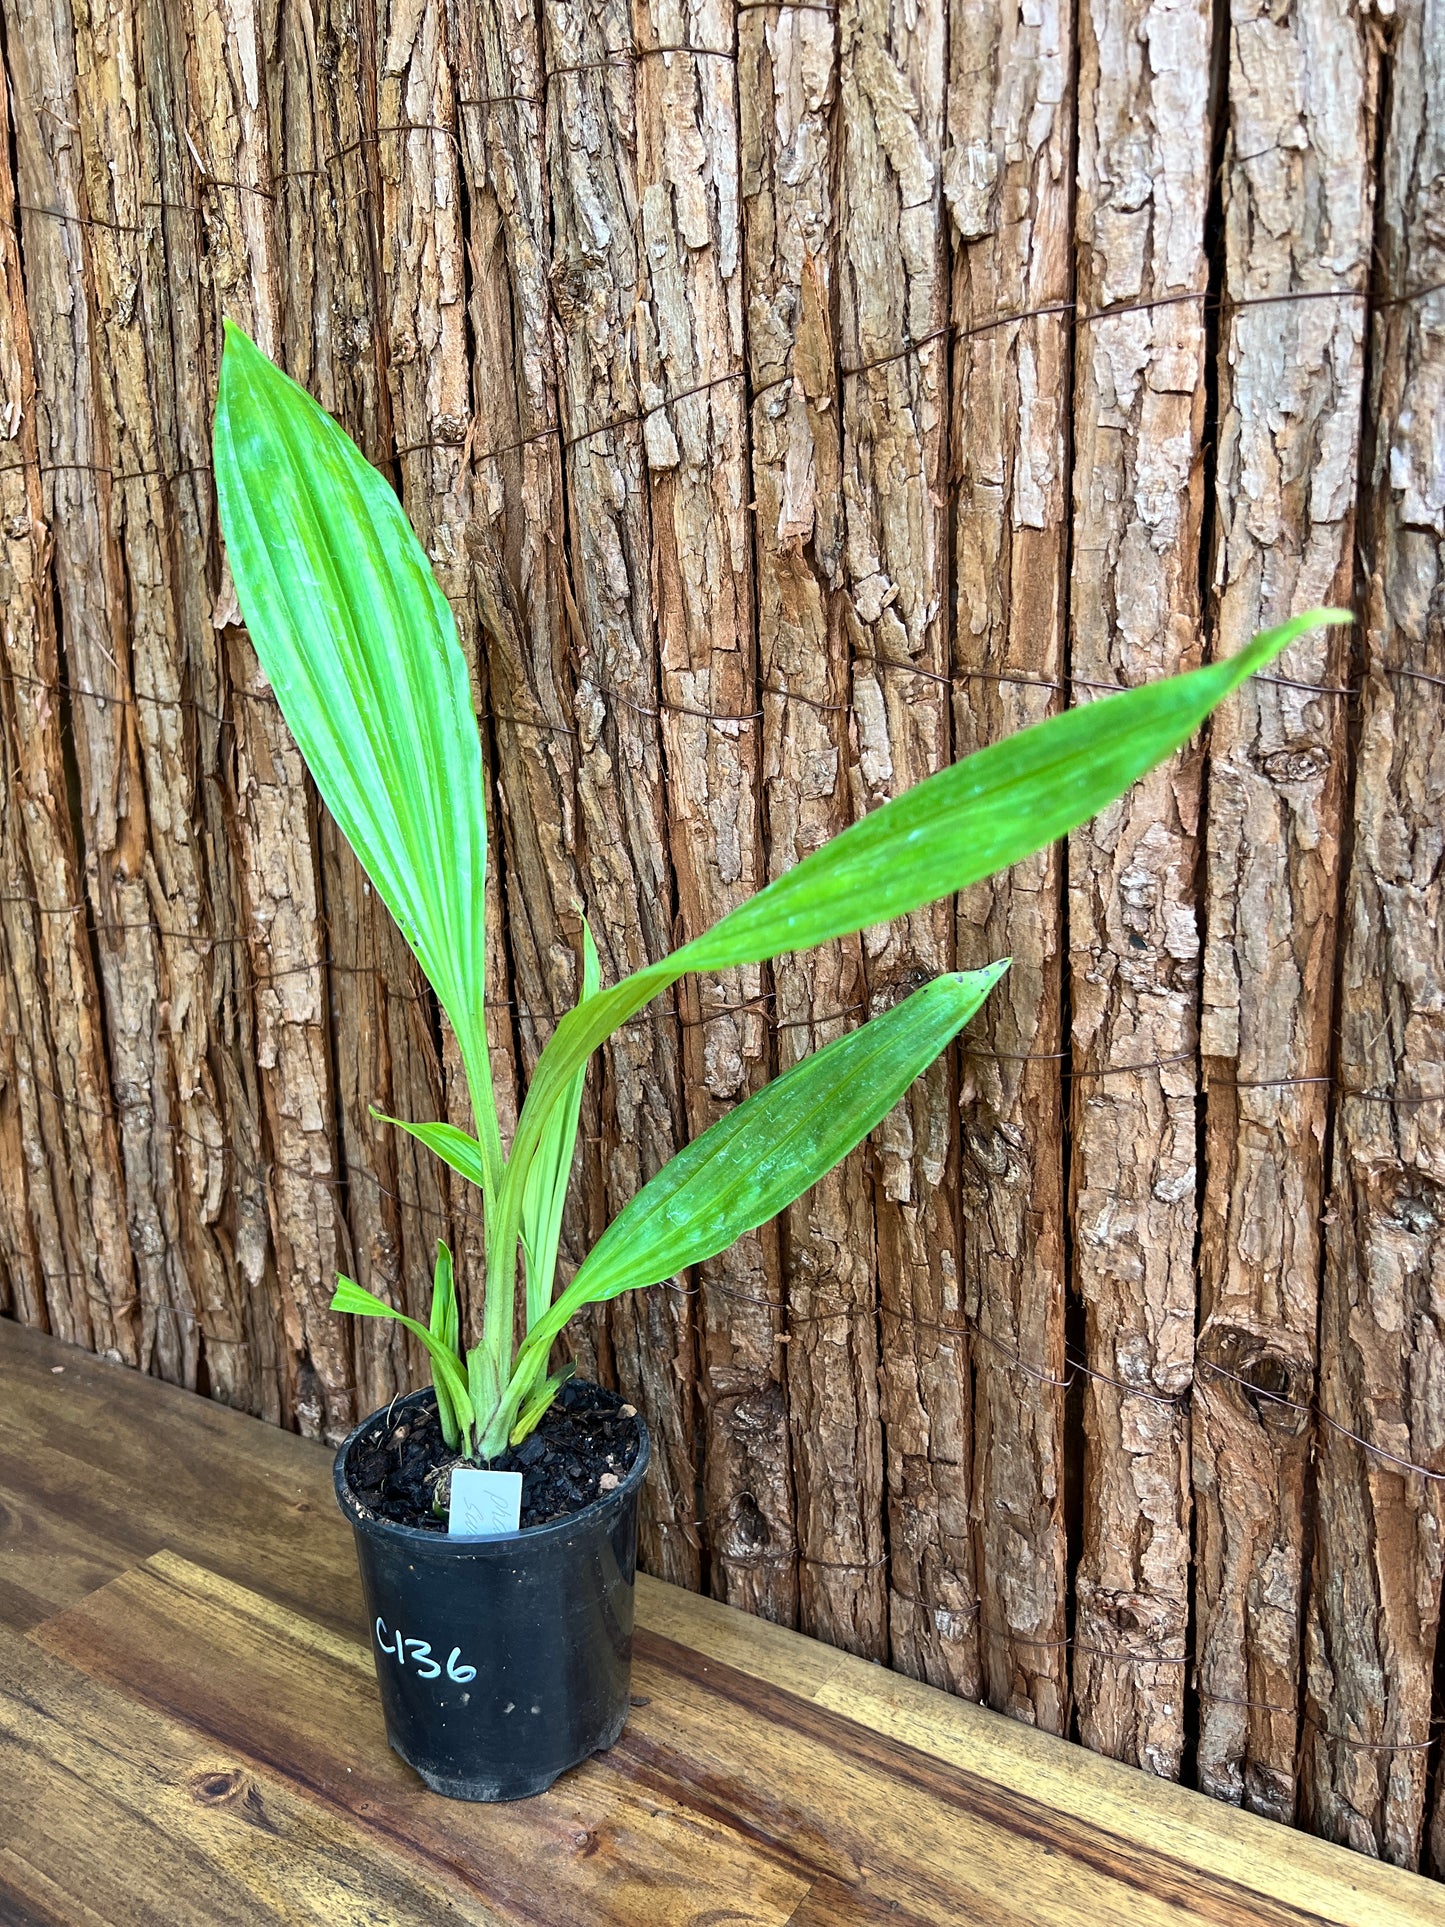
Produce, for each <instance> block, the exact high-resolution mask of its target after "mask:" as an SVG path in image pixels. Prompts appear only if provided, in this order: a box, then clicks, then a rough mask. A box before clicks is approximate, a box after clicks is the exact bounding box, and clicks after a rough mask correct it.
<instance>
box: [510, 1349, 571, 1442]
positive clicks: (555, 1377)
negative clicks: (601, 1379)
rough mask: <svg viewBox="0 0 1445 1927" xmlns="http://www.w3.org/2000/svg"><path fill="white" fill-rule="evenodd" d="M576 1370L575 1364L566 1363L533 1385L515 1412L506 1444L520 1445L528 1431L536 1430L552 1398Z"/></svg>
mask: <svg viewBox="0 0 1445 1927" xmlns="http://www.w3.org/2000/svg"><path fill="white" fill-rule="evenodd" d="M576 1370H577V1367H576V1366H575V1365H573V1364H571V1363H568V1364H566V1365H564V1366H563V1367H562V1369H561V1370H560V1371H556V1372H553V1374H552V1376H551V1377H550V1378H544V1379H543V1381H542V1383H541V1384H540V1385H537V1386H534V1387H533V1389H532V1390H531V1391H530V1392H528V1394H527V1396H526V1397H525V1398H524V1399H523V1400H522V1408H521V1410H520V1411H519V1412H518V1413H517V1422H516V1424H515V1425H514V1426H513V1427H512V1429H511V1431H510V1432H509V1433H508V1435H507V1443H508V1445H520V1444H521V1443H522V1440H523V1439H524V1438H526V1437H527V1436H528V1434H529V1433H531V1432H535V1431H536V1429H537V1427H538V1426H539V1425H540V1424H541V1422H542V1420H543V1419H544V1418H545V1417H546V1415H547V1409H548V1407H549V1406H550V1405H551V1403H552V1401H553V1399H554V1398H556V1396H557V1394H558V1392H560V1391H561V1389H562V1387H563V1386H564V1385H565V1384H566V1383H567V1381H568V1379H569V1378H571V1377H573V1376H574V1374H575V1373H576Z"/></svg>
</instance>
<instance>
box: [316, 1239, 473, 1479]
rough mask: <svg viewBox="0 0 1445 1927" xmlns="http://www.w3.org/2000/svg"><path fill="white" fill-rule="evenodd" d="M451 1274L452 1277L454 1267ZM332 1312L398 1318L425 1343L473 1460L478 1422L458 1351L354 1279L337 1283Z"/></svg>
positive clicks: (440, 1384)
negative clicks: (458, 1358)
mask: <svg viewBox="0 0 1445 1927" xmlns="http://www.w3.org/2000/svg"><path fill="white" fill-rule="evenodd" d="M447 1270H448V1276H449V1277H450V1270H451V1267H450V1263H449V1264H448V1267H447ZM331 1309H332V1310H333V1311H349V1312H351V1313H352V1314H353V1315H354V1316H355V1317H357V1318H394V1319H395V1320H396V1322H397V1323H398V1324H399V1325H404V1326H405V1327H406V1329H407V1330H408V1331H409V1332H410V1333H411V1335H412V1337H413V1338H419V1339H420V1340H421V1342H422V1344H423V1345H425V1347H426V1349H427V1355H428V1356H429V1357H430V1359H431V1363H432V1372H433V1374H434V1375H435V1383H436V1385H437V1387H438V1389H439V1390H440V1391H441V1392H444V1393H445V1395H446V1397H447V1399H448V1400H449V1401H450V1403H451V1408H452V1415H453V1418H454V1419H455V1421H456V1427H457V1435H458V1437H459V1439H460V1441H461V1448H462V1451H463V1452H464V1453H466V1455H467V1457H468V1458H470V1457H471V1452H472V1433H473V1430H474V1428H475V1425H476V1418H475V1414H474V1413H473V1411H472V1401H471V1395H470V1394H469V1392H468V1391H467V1381H466V1380H465V1379H464V1378H463V1377H462V1374H461V1367H460V1366H459V1365H458V1363H457V1359H456V1352H455V1349H454V1348H453V1347H451V1346H447V1345H444V1344H443V1343H442V1341H441V1339H440V1338H438V1337H437V1336H436V1334H435V1333H434V1332H433V1331H432V1330H431V1329H430V1328H429V1327H428V1326H426V1325H423V1324H420V1323H418V1321H417V1320H416V1319H415V1318H408V1317H407V1315H406V1313H405V1312H404V1311H398V1310H397V1309H396V1307H395V1306H394V1305H388V1304H384V1303H383V1302H382V1300H381V1299H380V1298H377V1297H375V1296H374V1295H373V1294H372V1293H371V1292H369V1291H367V1290H366V1289H365V1288H364V1287H363V1286H361V1285H358V1284H357V1283H356V1281H355V1280H354V1279H352V1278H338V1279H337V1280H336V1292H335V1295H334V1297H333V1298H332V1300H331ZM448 1442H450V1441H448Z"/></svg>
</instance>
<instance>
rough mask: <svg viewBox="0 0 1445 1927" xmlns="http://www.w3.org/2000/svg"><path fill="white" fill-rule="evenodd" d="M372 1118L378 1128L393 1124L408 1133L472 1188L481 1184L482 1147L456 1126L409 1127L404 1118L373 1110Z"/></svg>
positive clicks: (430, 1125)
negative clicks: (464, 1179)
mask: <svg viewBox="0 0 1445 1927" xmlns="http://www.w3.org/2000/svg"><path fill="white" fill-rule="evenodd" d="M371 1115H372V1116H373V1117H374V1118H375V1119H376V1121H377V1122H378V1123H379V1124H394V1125H395V1126H396V1128H397V1130H398V1131H405V1132H406V1134H407V1136H408V1137H414V1138H415V1139H416V1140H417V1142H418V1143H419V1144H424V1145H425V1146H426V1148H427V1149H428V1150H429V1151H435V1153H436V1155H437V1156H438V1157H439V1158H440V1159H441V1160H442V1161H443V1163H445V1164H449V1165H450V1166H451V1167H452V1169H453V1170H454V1171H459V1172H460V1173H461V1175H462V1176H463V1177H464V1178H469V1179H470V1180H471V1182H472V1183H473V1184H477V1185H479V1184H481V1182H482V1176H483V1167H482V1147H481V1145H480V1144H478V1142H477V1140H476V1139H475V1138H474V1137H469V1136H468V1134H467V1133H466V1132H465V1131H459V1130H458V1129H457V1127H456V1125H455V1124H408V1122H407V1121H406V1119H405V1118H404V1117H388V1116H387V1114H386V1112H385V1111H378V1110H377V1109H376V1108H375V1107H374V1106H373V1108H372V1113H371Z"/></svg>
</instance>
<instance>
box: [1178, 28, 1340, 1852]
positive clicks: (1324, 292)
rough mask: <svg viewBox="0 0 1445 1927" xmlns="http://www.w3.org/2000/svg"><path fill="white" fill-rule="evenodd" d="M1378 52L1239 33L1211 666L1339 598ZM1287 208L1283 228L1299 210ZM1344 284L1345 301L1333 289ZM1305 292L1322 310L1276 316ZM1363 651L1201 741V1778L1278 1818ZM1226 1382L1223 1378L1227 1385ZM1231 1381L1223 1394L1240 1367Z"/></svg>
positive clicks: (1300, 662) (1232, 104)
mask: <svg viewBox="0 0 1445 1927" xmlns="http://www.w3.org/2000/svg"><path fill="white" fill-rule="evenodd" d="M1373 69H1374V57H1373V52H1372V36H1371V35H1370V33H1369V31H1368V29H1367V28H1366V26H1365V24H1364V22H1363V21H1362V20H1361V19H1360V17H1359V16H1358V15H1357V14H1355V13H1354V12H1353V11H1352V10H1349V9H1343V8H1340V7H1338V6H1335V5H1333V4H1330V5H1325V6H1319V7H1315V6H1306V7H1304V8H1301V9H1300V10H1299V11H1297V12H1295V13H1293V14H1291V15H1288V16H1283V15H1281V16H1270V15H1268V14H1266V13H1262V12H1261V10H1260V9H1259V8H1257V7H1255V6H1253V5H1252V4H1248V3H1247V0H1244V3H1242V4H1239V5H1236V6H1235V7H1234V8H1233V10H1232V13H1231V19H1230V35H1229V78H1228V126H1227V131H1226V148H1225V175H1224V204H1225V235H1224V243H1225V275H1224V289H1223V298H1224V303H1225V313H1224V319H1223V321H1222V324H1221V328H1220V341H1219V437H1218V440H1219V459H1218V466H1217V470H1216V481H1215V499H1216V519H1215V528H1214V558H1213V567H1214V582H1213V604H1214V616H1215V620H1214V625H1213V627H1214V634H1213V638H1212V647H1213V649H1214V651H1215V653H1217V654H1220V655H1228V654H1233V653H1234V651H1236V650H1237V649H1240V648H1242V647H1243V646H1244V644H1245V643H1247V642H1248V641H1249V639H1250V637H1251V636H1252V635H1254V634H1255V633H1256V631H1258V630H1260V629H1264V628H1268V627H1270V626H1271V625H1272V624H1275V623H1278V622H1282V621H1284V620H1285V619H1286V617H1288V616H1290V615H1293V614H1295V613H1296V612H1297V611H1299V610H1302V609H1309V608H1315V607H1318V606H1319V605H1320V604H1321V603H1334V604H1340V603H1344V604H1348V602H1349V601H1350V597H1351V590H1352V581H1353V573H1354V557H1353V539H1354V496H1355V477H1356V470H1357V468H1358V461H1359V454H1358V443H1359V424H1360V401H1361V387H1362V381H1363V373H1364V337H1365V289H1366V283H1367V278H1368V274H1369V266H1370V239H1371V201H1372V195H1371V163H1372V159H1373V153H1374V129H1373V125H1372V121H1373V107H1374V93H1375V78H1374V71H1373ZM1286 210H1288V212H1287V213H1286ZM1336 289H1338V290H1341V291H1342V292H1341V293H1340V295H1339V296H1338V297H1336V296H1335V295H1334V294H1333V292H1332V291H1333V290H1336ZM1297 294H1303V295H1305V296H1306V297H1310V296H1322V297H1324V298H1319V299H1310V298H1306V299H1303V300H1294V301H1291V300H1288V299H1285V300H1276V299H1271V298H1269V297H1277V296H1289V295H1297ZM1349 655H1350V650H1349V641H1348V637H1347V636H1346V635H1345V634H1344V632H1343V631H1341V630H1339V629H1324V630H1319V631H1317V632H1316V633H1315V634H1314V635H1312V636H1310V637H1308V638H1307V639H1306V640H1304V641H1303V642H1302V643H1300V644H1299V645H1297V646H1296V647H1295V648H1293V649H1291V650H1290V652H1289V653H1288V654H1287V655H1286V656H1284V657H1282V658H1280V660H1279V662H1278V663H1277V664H1276V665H1275V667H1274V670H1273V671H1272V672H1271V675H1270V677H1269V678H1268V679H1262V678H1256V679H1254V680H1252V681H1251V682H1250V683H1249V684H1247V685H1246V687H1245V688H1244V689H1242V690H1241V691H1240V692H1239V694H1238V695H1237V696H1236V697H1235V698H1234V699H1233V700H1232V701H1231V702H1229V703H1226V704H1225V705H1224V707H1223V708H1222V709H1221V710H1220V712H1219V713H1218V715H1216V716H1215V717H1214V719H1213V720H1212V722H1211V725H1210V734H1209V763H1208V817H1207V822H1206V827H1205V841H1206V856H1205V872H1204V922H1205V929H1206V931H1207V933H1208V935H1207V941H1206V944H1205V951H1204V978H1203V991H1202V1001H1203V1013H1202V1018H1201V1028H1200V1051H1201V1055H1202V1058H1203V1069H1204V1076H1205V1087H1206V1093H1207V1095H1206V1100H1205V1150H1206V1157H1205V1164H1206V1177H1205V1188H1204V1200H1203V1222H1202V1227H1201V1238H1200V1301H1201V1305H1200V1308H1201V1321H1200V1328H1199V1340H1198V1344H1199V1362H1198V1369H1197V1373H1196V1380H1195V1391H1194V1438H1193V1452H1194V1466H1193V1474H1194V1492H1195V1505H1196V1508H1197V1511H1196V1539H1195V1545H1196V1556H1197V1559H1198V1577H1197V1586H1196V1590H1197V1603H1196V1615H1197V1628H1198V1630H1197V1645H1198V1650H1199V1693H1200V1740H1199V1779H1200V1785H1201V1787H1202V1788H1203V1789H1204V1791H1206V1792H1208V1793H1213V1794H1215V1795H1216V1796H1218V1797H1220V1798H1222V1799H1228V1800H1233V1801H1235V1802H1236V1803H1240V1802H1242V1803H1244V1804H1245V1805H1248V1806H1249V1807H1251V1808H1253V1810H1254V1811H1255V1812H1258V1813H1263V1814H1266V1815H1268V1816H1269V1817H1270V1818H1272V1819H1277V1820H1289V1819H1291V1818H1292V1817H1293V1812H1294V1802H1295V1743H1296V1723H1297V1720H1296V1698H1297V1691H1298V1681H1299V1675H1300V1650H1299V1634H1300V1625H1301V1608H1302V1584H1303V1563H1304V1541H1305V1518H1304V1506H1305V1482H1306V1478H1307V1476H1308V1463H1309V1455H1310V1447H1311V1442H1312V1438H1311V1429H1310V1425H1309V1420H1308V1417H1307V1415H1306V1414H1305V1413H1304V1412H1303V1411H1300V1410H1296V1409H1293V1408H1292V1406H1290V1405H1284V1404H1271V1403H1270V1402H1269V1401H1268V1399H1259V1398H1256V1397H1254V1396H1252V1395H1251V1393H1250V1392H1249V1391H1248V1390H1247V1389H1246V1388H1245V1386H1244V1385H1242V1384H1240V1383H1238V1380H1240V1379H1246V1380H1248V1381H1250V1383H1252V1384H1257V1385H1260V1386H1262V1387H1264V1389H1265V1390H1266V1391H1274V1392H1277V1393H1280V1394H1282V1395H1283V1396H1284V1397H1285V1398H1288V1399H1290V1400H1292V1401H1293V1403H1294V1406H1304V1405H1308V1404H1309V1402H1310V1401H1311V1399H1312V1398H1313V1395H1314V1382H1315V1364H1316V1357H1315V1351H1316V1321H1317V1316H1318V1304H1319V1285H1318V1279H1319V1265H1320V1231H1319V1224H1320V1213H1321V1209H1322V1205H1323V1193H1324V1145H1325V1129H1326V1120H1327V1117H1328V1114H1329V1096H1328V1084H1327V1079H1328V1076H1329V1070H1330V1026H1331V1003H1332V994H1333V979H1334V963H1335V929H1336V905H1337V902H1338V897H1339V857H1340V829H1341V823H1340V813H1341V807H1342V801H1343V796H1344V784H1345V754H1346V738H1345V723H1346V709H1345V702H1344V699H1343V697H1342V696H1341V695H1340V694H1339V693H1338V692H1339V690H1340V688H1341V685H1342V684H1343V683H1344V681H1345V679H1346V673H1347V667H1348V662H1349ZM1216 1366H1217V1367H1218V1368H1219V1370H1214V1369H1212V1368H1213V1367H1216ZM1225 1373H1229V1374H1231V1376H1229V1377H1226V1376H1224V1374H1225Z"/></svg>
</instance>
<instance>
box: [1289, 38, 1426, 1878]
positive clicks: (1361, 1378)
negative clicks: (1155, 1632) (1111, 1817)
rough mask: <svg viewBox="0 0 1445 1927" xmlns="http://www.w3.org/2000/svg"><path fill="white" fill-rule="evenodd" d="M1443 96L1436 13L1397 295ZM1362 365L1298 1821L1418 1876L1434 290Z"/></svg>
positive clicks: (1397, 241)
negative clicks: (1348, 780) (1367, 443)
mask: <svg viewBox="0 0 1445 1927" xmlns="http://www.w3.org/2000/svg"><path fill="white" fill-rule="evenodd" d="M1442 86H1445V13H1442V10H1441V7H1440V5H1439V4H1438V0H1411V4H1409V5H1407V6H1404V7H1402V8H1401V9H1400V13H1399V17H1398V20H1397V22H1396V27H1395V38H1394V45H1393V53H1392V75H1391V88H1390V104H1389V119H1388V124H1387V127H1386V130H1385V144H1384V166H1383V171H1382V174H1381V179H1380V183H1379V189H1378V192H1379V198H1380V207H1379V219H1378V222H1377V224H1376V259H1377V263H1378V274H1379V285H1380V287H1381V289H1382V291H1383V292H1384V293H1385V295H1386V296H1393V297H1398V296H1400V295H1402V294H1403V295H1406V296H1409V295H1410V293H1411V291H1412V290H1418V289H1428V288H1429V287H1430V284H1431V283H1438V282H1439V281H1440V280H1441V279H1442V277H1445V236H1442V231H1441V226H1440V208H1441V192H1442V183H1445V113H1442V105H1441V103H1442V100H1445V93H1442ZM1370 359H1371V368H1370V392H1369V407H1368V420H1369V421H1370V423H1371V427H1372V445H1371V447H1370V449H1369V450H1368V452H1367V453H1368V465H1367V468H1366V471H1365V481H1364V490H1363V494H1362V500H1361V510H1362V535H1363V543H1364V547H1363V553H1364V554H1365V555H1366V556H1367V557H1368V558H1369V567H1368V576H1367V580H1366V584H1365V590H1366V594H1365V606H1364V621H1363V630H1362V641H1363V650H1364V664H1363V669H1364V677H1363V683H1364V686H1363V690H1362V693H1361V698H1360V704H1361V713H1360V722H1359V739H1358V747H1357V752H1356V753H1357V764H1356V771H1355V794H1354V810H1353V824H1352V828H1353V847H1352V850H1351V856H1350V867H1349V873H1348V876H1347V878H1346V883H1345V893H1344V917H1343V922H1342V941H1343V949H1344V959H1343V969H1342V971H1341V978H1340V1010H1339V1045H1338V1095H1337V1106H1338V1108H1337V1112H1336V1120H1335V1139H1334V1166H1333V1171H1332V1174H1331V1178H1332V1184H1331V1200H1330V1209H1329V1212H1328V1214H1327V1233H1326V1245H1325V1272H1324V1285H1323V1304H1322V1308H1321V1319H1320V1392H1319V1402H1320V1407H1321V1410H1322V1412H1323V1414H1324V1418H1325V1421H1326V1422H1325V1423H1324V1424H1323V1425H1322V1426H1321V1427H1320V1428H1319V1434H1318V1442H1317V1446H1316V1452H1317V1460H1318V1474H1317V1477H1318V1500H1317V1506H1316V1514H1317V1516H1316V1520H1315V1554H1314V1566H1313V1575H1312V1582H1311V1588H1310V1600H1309V1617H1308V1623H1307V1627H1306V1635H1305V1664H1306V1680H1305V1732H1304V1767H1303V1782H1304V1784H1303V1790H1302V1802H1301V1804H1302V1808H1303V1811H1304V1813H1305V1815H1306V1817H1307V1819H1308V1822H1309V1824H1310V1825H1312V1826H1313V1827H1314V1828H1315V1829H1316V1830H1318V1831H1319V1832H1322V1833H1324V1834H1326V1835H1328V1836H1329V1837H1330V1838H1332V1839H1336V1840H1341V1841H1344V1842H1345V1843H1346V1844H1347V1845H1349V1846H1353V1847H1357V1848H1359V1849H1361V1850H1362V1851H1364V1852H1366V1853H1372V1854H1377V1855H1379V1856H1380V1857H1382V1858H1383V1859H1386V1860H1392V1861H1394V1862H1396V1863H1397V1864H1398V1865H1401V1866H1413V1865H1415V1863H1416V1859H1417V1856H1418V1854H1419V1851H1420V1843H1421V1834H1422V1829H1423V1826H1424V1822H1425V1819H1426V1815H1425V1813H1424V1796H1425V1787H1426V1764H1427V1760H1428V1758H1429V1751H1428V1746H1427V1742H1428V1741H1429V1740H1430V1738H1431V1733H1430V1716H1431V1710H1432V1709H1431V1688H1432V1677H1433V1671H1434V1654H1435V1645H1436V1640H1437V1637H1438V1633H1439V1623H1440V1587H1441V1571H1442V1559H1441V1533H1442V1528H1445V1483H1442V1481H1441V1479H1440V1477H1439V1476H1438V1475H1439V1474H1441V1473H1442V1472H1445V1341H1442V1329H1445V1229H1442V1227H1445V1137H1442V1108H1441V1106H1442V1102H1445V1082H1442V1070H1441V1067H1442V1064H1445V992H1442V985H1445V898H1442V889H1441V870H1440V862H1439V856H1438V849H1439V842H1440V823H1441V805H1442V783H1445V767H1442V760H1441V759H1442V750H1441V744H1442V732H1445V703H1442V700H1441V699H1442V695H1445V463H1442V461H1441V450H1440V428H1441V422H1442V421H1445V293H1442V292H1441V291H1440V289H1439V288H1438V287H1437V288H1436V289H1435V290H1434V291H1433V292H1426V293H1422V294H1420V295H1419V296H1418V297H1417V298H1414V299H1410V298H1407V299H1405V300H1399V299H1398V298H1396V299H1393V300H1389V301H1388V302H1382V303H1381V304H1380V305H1379V307H1378V308H1377V312H1376V317H1375V323H1374V328H1373V332H1372V340H1371V350H1370ZM1401 670H1408V671H1413V672H1414V673H1413V674H1401V673H1399V671H1401ZM1356 1093H1364V1095H1356ZM1347 1433H1352V1434H1355V1435H1357V1436H1355V1437H1349V1436H1346V1434H1347ZM1361 1439H1363V1440H1364V1441H1366V1443H1365V1444H1364V1445H1362V1444H1361V1443H1360V1442H1359V1441H1360V1440H1361ZM1387 1455H1388V1456H1387ZM1402 1462H1403V1464H1407V1465H1417V1466H1422V1467H1424V1468H1426V1469H1427V1470H1428V1471H1429V1472H1431V1473H1432V1474H1434V1475H1436V1476H1434V1477H1431V1478H1424V1477H1421V1476H1420V1475H1419V1474H1418V1473H1413V1472H1408V1471H1405V1470H1403V1469H1402ZM1436 1710H1437V1711H1438V1708H1437V1709H1436ZM1342 1742H1345V1743H1344V1744H1342ZM1349 1742H1354V1744H1349ZM1437 1797H1438V1796H1437ZM1437 1848H1438V1835H1437ZM1438 1865H1439V1855H1438V1851H1437V1853H1436V1866H1437V1870H1438Z"/></svg>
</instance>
